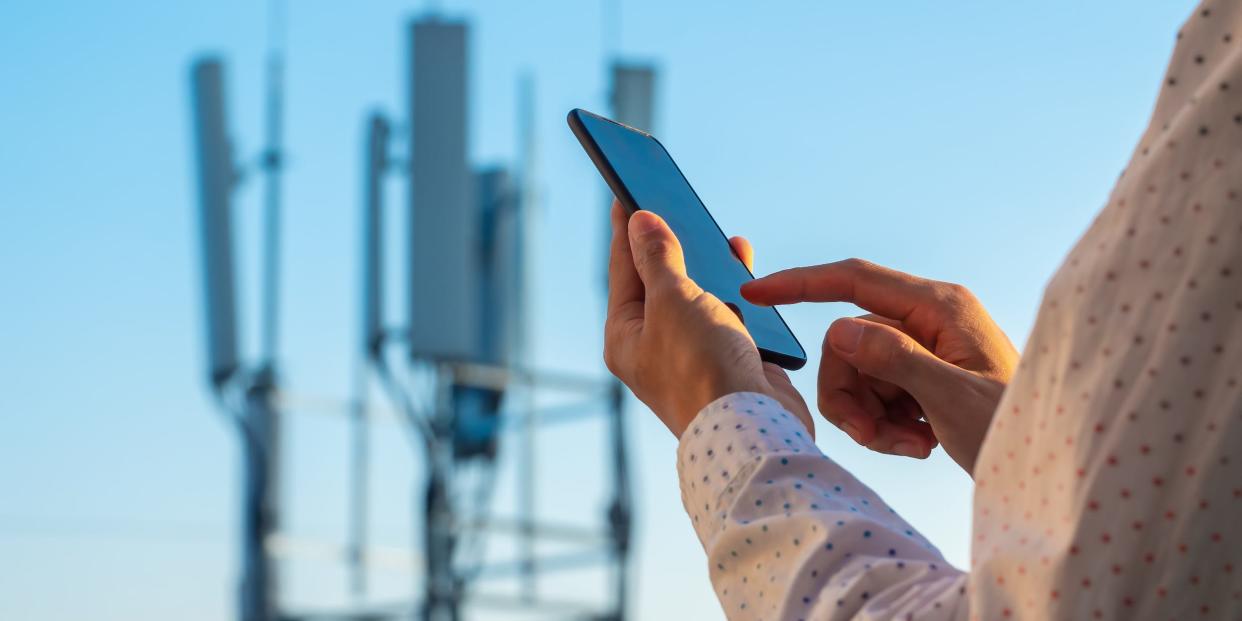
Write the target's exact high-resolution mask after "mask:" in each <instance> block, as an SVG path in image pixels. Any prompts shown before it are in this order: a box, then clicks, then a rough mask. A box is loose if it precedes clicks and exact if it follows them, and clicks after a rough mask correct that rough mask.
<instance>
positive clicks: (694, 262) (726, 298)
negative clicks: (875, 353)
mask: <svg viewBox="0 0 1242 621" xmlns="http://www.w3.org/2000/svg"><path fill="white" fill-rule="evenodd" d="M569 124H570V127H571V128H572V129H573V130H574V133H575V135H577V136H578V139H579V141H580V142H582V146H583V147H584V148H585V149H586V150H587V153H588V154H589V155H590V156H591V159H592V160H593V161H594V162H595V165H596V167H598V168H599V169H600V173H601V174H603V175H604V178H605V180H607V181H608V184H609V186H610V187H611V188H612V191H613V193H614V194H615V195H616V196H617V198H618V199H619V200H620V201H621V203H622V204H624V205H625V206H626V207H627V208H629V209H645V210H647V211H650V212H652V213H655V214H657V215H659V216H660V217H661V218H664V220H665V221H666V222H668V224H669V227H670V228H672V229H673V233H675V234H676V235H677V239H678V240H679V241H680V242H681V247H682V251H683V253H684V254H685V257H686V272H687V273H688V274H689V276H690V278H692V279H694V281H695V282H696V283H698V285H699V286H700V287H702V288H703V289H704V290H706V291H708V292H710V293H711V294H712V295H715V296H716V297H717V298H720V300H721V301H723V302H726V303H729V304H732V305H735V306H736V307H737V308H738V309H740V311H741V313H742V318H743V321H744V323H745V324H746V329H747V330H749V331H750V335H751V338H753V339H754V340H755V345H756V346H757V347H758V348H759V350H760V354H761V355H762V356H763V358H764V359H765V360H767V361H769V362H774V363H776V364H779V365H781V366H783V367H785V368H788V369H797V368H800V367H802V365H804V364H806V352H804V351H803V349H802V346H801V345H800V344H799V343H798V340H797V339H796V338H794V335H793V333H792V332H790V330H789V327H788V326H787V325H785V320H784V319H782V318H781V316H780V314H779V313H777V312H776V309H775V308H771V307H767V306H755V305H754V304H751V303H750V302H747V301H746V300H745V299H743V298H742V294H741V293H740V289H741V286H742V284H743V283H745V282H746V281H748V280H751V279H753V278H754V276H753V275H752V274H751V273H750V270H748V269H746V266H745V265H743V264H742V262H741V261H740V260H739V259H738V258H737V257H736V256H734V254H733V251H732V249H731V248H730V247H729V240H728V238H727V237H725V234H724V232H723V231H721V230H720V226H719V225H717V224H716V220H715V219H714V218H712V215H711V214H710V213H709V212H708V211H707V207H706V206H704V205H703V201H701V200H699V197H698V194H696V193H695V192H694V189H693V188H691V187H690V183H689V182H688V181H686V177H685V176H684V175H683V174H682V173H681V169H679V168H678V167H677V164H676V163H675V162H674V161H673V158H672V157H671V156H670V155H669V154H668V151H667V150H665V149H664V146H663V145H661V144H660V142H659V141H657V140H656V139H655V138H654V137H652V136H651V135H650V134H647V133H645V132H641V131H638V130H636V129H633V128H631V127H627V126H625V125H621V124H620V123H616V122H615V121H611V120H609V119H605V118H603V117H600V116H597V115H595V114H591V113H590V112H586V111H585V110H574V111H572V112H570V113H569Z"/></svg>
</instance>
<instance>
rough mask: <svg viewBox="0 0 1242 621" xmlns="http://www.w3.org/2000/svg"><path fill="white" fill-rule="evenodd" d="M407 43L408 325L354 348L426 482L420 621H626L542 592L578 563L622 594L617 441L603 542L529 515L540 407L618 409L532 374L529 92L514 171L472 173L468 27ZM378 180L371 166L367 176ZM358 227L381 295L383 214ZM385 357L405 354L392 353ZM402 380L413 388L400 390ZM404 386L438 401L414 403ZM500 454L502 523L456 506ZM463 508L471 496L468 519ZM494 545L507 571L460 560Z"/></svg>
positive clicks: (572, 384) (582, 389)
mask: <svg viewBox="0 0 1242 621" xmlns="http://www.w3.org/2000/svg"><path fill="white" fill-rule="evenodd" d="M408 32H409V38H410V40H409V54H410V58H409V62H408V65H407V66H408V67H409V68H410V75H409V85H410V86H409V89H408V105H407V112H406V119H407V122H408V126H409V127H410V129H411V135H410V136H409V141H408V142H409V145H410V146H409V153H408V157H407V158H406V167H405V170H404V172H405V175H406V181H407V182H408V184H409V188H410V189H409V192H408V193H407V199H408V201H407V202H408V209H409V223H410V232H409V235H408V237H407V239H408V240H409V248H408V253H409V254H408V256H409V264H408V267H407V269H408V272H407V273H408V276H409V278H408V279H407V282H408V283H409V285H408V287H409V289H408V291H407V292H406V293H407V294H408V299H409V306H408V309H409V312H408V315H407V316H406V318H405V322H404V325H403V326H397V327H390V326H388V324H387V323H386V322H385V321H384V319H383V318H381V317H377V316H375V315H374V314H373V313H372V312H371V311H369V310H368V311H367V312H366V314H365V316H366V317H367V319H366V322H365V323H366V325H367V326H369V327H368V328H366V329H365V330H364V334H363V341H364V343H363V345H364V347H365V348H367V351H368V352H370V357H369V360H370V367H371V370H372V372H373V376H374V377H375V378H377V379H378V381H379V382H380V383H381V384H383V385H384V386H385V387H386V388H387V394H388V395H389V397H390V399H391V400H392V402H393V404H394V405H395V406H396V407H397V408H399V409H402V410H403V411H404V412H406V418H407V420H408V421H409V422H410V424H411V426H412V427H413V428H414V429H415V430H416V431H417V432H418V434H419V437H420V438H421V440H422V442H423V443H424V445H425V450H426V454H427V460H426V461H427V480H426V482H425V486H424V487H423V489H421V490H420V496H421V498H422V499H424V504H423V507H422V508H423V510H424V511H425V518H424V520H425V524H426V532H425V542H424V559H425V568H424V569H425V573H426V575H425V578H424V580H423V585H422V591H423V601H422V605H421V607H420V615H421V617H422V618H423V619H426V620H429V621H432V620H434V621H438V620H441V619H458V618H460V617H461V615H462V614H463V610H466V609H473V608H476V607H485V606H501V607H503V608H506V609H519V608H520V609H524V610H528V611H532V612H538V611H540V610H556V611H559V612H560V613H564V612H565V610H567V609H572V610H577V611H578V613H579V614H583V615H587V616H590V617H592V618H597V619H621V618H623V616H624V603H625V592H624V590H617V589H616V588H615V587H616V584H615V583H614V584H612V585H608V586H607V587H606V588H605V589H604V590H605V591H606V592H609V593H612V594H613V595H612V597H610V598H609V601H607V602H603V603H599V602H594V603H592V602H549V601H547V600H546V599H544V598H543V597H541V595H540V593H539V591H540V582H541V580H542V579H546V576H547V575H549V574H551V573H553V572H556V571H565V570H567V569H571V568H578V567H583V566H589V565H600V566H605V567H611V568H612V569H613V572H614V575H616V576H617V581H618V582H619V583H621V584H624V581H625V575H626V573H627V569H626V568H627V565H628V551H629V548H628V538H629V515H630V511H629V498H628V494H629V487H628V471H627V469H626V461H625V457H624V451H625V445H624V437H623V436H621V435H619V436H617V437H616V438H615V440H614V442H613V443H612V449H613V450H612V453H613V457H612V458H611V459H610V460H609V467H610V471H611V472H612V475H611V477H612V483H613V485H612V486H611V487H613V488H614V489H613V493H612V500H611V501H610V502H609V506H608V507H607V510H606V514H605V515H604V516H601V517H603V519H602V520H601V522H603V525H602V528H592V527H582V528H559V527H557V528H552V527H548V526H547V525H546V524H545V523H544V522H543V521H542V520H541V519H540V516H539V515H537V511H536V504H537V503H536V502H535V500H536V498H535V495H536V491H537V490H536V485H535V480H536V473H535V472H534V466H533V464H534V460H535V451H536V446H537V437H538V431H539V430H540V429H541V428H543V427H545V426H546V425H549V424H553V423H555V422H557V420H558V417H552V416H545V415H544V414H545V413H543V412H541V411H540V409H539V407H538V404H539V403H541V398H540V395H544V394H550V393H560V394H562V395H565V394H569V395H577V396H578V397H579V398H580V399H581V401H579V402H578V404H577V405H576V407H575V410H576V411H575V412H574V414H575V415H590V414H592V413H597V412H608V413H609V415H610V416H612V417H613V418H614V419H617V420H619V419H620V415H621V407H622V404H623V400H622V399H621V398H620V395H621V393H620V392H619V391H618V390H617V388H616V387H615V386H614V384H613V383H612V382H611V381H608V380H604V379H601V378H599V377H598V376H590V375H584V376H582V377H578V376H572V375H563V374H560V375H558V374H551V373H544V372H540V371H538V370H536V369H534V368H533V366H532V364H531V356H530V352H531V351H532V348H531V342H530V338H529V335H530V329H529V325H528V324H529V321H528V319H529V313H528V310H527V308H528V304H527V300H528V298H529V291H530V288H531V278H530V275H529V265H530V261H529V256H530V252H531V250H532V241H531V235H532V232H533V226H532V223H531V219H532V216H533V214H534V211H535V207H536V204H537V199H536V196H535V190H534V183H535V182H534V170H535V165H534V163H535V140H534V135H535V132H534V113H533V111H534V102H533V92H534V91H533V86H532V83H531V81H530V80H529V79H525V80H523V81H522V82H521V86H520V94H519V99H520V102H521V103H520V105H521V107H522V110H521V112H520V114H519V116H520V118H519V128H520V129H519V143H520V144H519V150H520V154H521V155H520V158H519V161H518V162H517V164H516V166H514V168H513V169H509V168H506V167H503V166H489V167H482V168H476V167H473V166H472V165H471V163H470V162H469V159H468V148H467V145H468V137H469V131H468V126H469V119H468V114H467V111H468V109H469V106H468V102H469V94H468V92H467V85H468V83H469V80H468V71H469V45H468V39H469V28H468V26H467V25H466V24H465V23H463V22H457V21H446V20H442V19H439V18H435V17H431V18H426V19H419V20H415V21H414V22H412V23H411V25H410V27H409V30H408ZM380 126H381V124H380V121H379V120H376V121H373V122H372V123H371V125H370V127H371V128H372V135H373V136H374V135H375V131H376V129H375V128H377V127H380ZM385 157H386V156H375V157H373V158H371V159H369V160H368V161H369V162H379V161H383V160H384V159H385ZM389 169H391V167H386V166H385V167H376V166H375V165H373V164H369V165H368V169H367V173H366V177H367V178H368V179H373V178H374V176H375V175H377V174H382V173H381V171H382V170H389ZM379 185H380V184H379V182H377V181H373V182H368V187H379ZM365 213H366V214H367V215H366V216H365V217H366V219H367V225H366V227H365V228H366V230H368V231H374V233H372V234H371V235H370V237H369V240H370V241H369V242H368V244H369V245H368V247H365V248H364V249H363V258H364V264H366V265H368V266H370V267H369V268H368V272H367V274H365V275H364V282H366V283H373V282H374V283H377V282H379V280H380V277H379V273H380V272H381V270H382V269H383V266H381V265H379V263H377V262H376V260H377V259H376V257H379V256H381V253H378V250H377V249H376V248H375V247H374V244H377V243H378V240H379V239H380V237H381V235H380V234H379V232H378V231H379V229H378V224H376V223H378V222H380V221H382V212H381V211H380V210H377V209H376V208H375V207H374V205H373V204H372V202H371V201H367V206H366V211H365ZM379 291H380V287H379V286H378V285H375V286H369V287H368V288H367V289H366V293H365V295H364V301H363V308H364V309H377V308H382V307H383V303H382V302H383V300H382V299H380V298H379V297H377V296H378V292H379ZM377 343H378V346H377ZM394 349H396V350H397V352H398V353H400V352H404V356H402V355H393V354H392V351H391V350H394ZM413 376H421V377H422V379H423V381H411V379H410V378H411V377H413ZM428 380H429V381H428ZM412 385H421V386H427V385H431V386H434V388H433V389H432V390H431V391H430V393H431V394H425V393H424V394H419V393H418V392H417V391H414V390H411V389H410V388H409V386H412ZM565 418H566V417H565V416H561V417H559V420H564V419H565ZM502 441H503V442H504V446H505V447H506V448H505V450H508V451H512V452H513V453H514V455H515V457H516V462H517V467H518V470H519V472H518V473H517V474H518V485H517V490H516V492H517V493H516V496H517V510H516V515H513V516H498V515H495V512H494V511H492V510H491V509H490V507H489V503H490V494H488V493H486V492H487V490H483V492H484V493H481V494H479V493H476V494H468V493H467V494H463V493H461V492H462V491H463V490H462V488H463V487H464V486H466V485H468V482H467V478H466V477H463V476H462V473H463V472H466V471H468V470H475V471H479V470H482V471H484V472H489V471H491V470H494V469H495V467H496V465H495V459H496V455H497V450H498V446H499V445H500V444H501V443H502ZM493 476H494V475H491V474H488V475H486V476H484V477H483V479H484V480H490V478H491V477H493ZM462 498H474V499H475V500H474V501H473V506H468V505H469V504H470V503H467V502H465V501H462V500H460V499H462ZM471 516H473V519H470V518H471ZM498 537H506V538H509V539H511V541H510V542H509V543H510V544H511V547H512V549H513V550H515V551H516V552H515V554H516V556H515V557H514V558H508V559H501V560H491V559H488V558H485V557H484V558H474V559H471V558H469V556H470V555H469V554H468V552H467V551H468V550H471V549H476V550H477V549H480V548H481V547H483V546H484V545H485V542H486V540H487V539H489V538H498ZM548 538H558V539H560V540H561V541H560V543H563V544H564V543H569V544H574V545H576V546H577V547H579V548H582V549H579V550H575V551H573V552H570V553H565V554H560V555H554V556H548V555H546V554H544V553H542V552H541V551H540V546H539V544H540V542H541V541H543V540H546V539H548ZM600 542H603V545H602V546H600ZM597 546H598V547H597ZM506 579H508V580H516V583H517V585H518V589H517V590H518V592H519V595H517V596H504V595H501V594H499V592H496V591H488V590H487V584H486V583H493V582H499V581H504V580H506ZM553 605H555V607H554V608H549V606H553Z"/></svg>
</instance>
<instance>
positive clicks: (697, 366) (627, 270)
mask: <svg viewBox="0 0 1242 621" xmlns="http://www.w3.org/2000/svg"><path fill="white" fill-rule="evenodd" d="M612 227H613V235H612V246H611V252H610V260H609V266H608V284H609V287H608V320H607V322H606V324H605V327H604V360H605V361H606V362H607V364H608V369H609V370H610V371H612V372H613V374H615V375H616V376H617V377H618V378H620V379H621V380H622V381H623V382H625V384H626V385H627V386H629V387H630V389H631V390H633V391H634V394H635V395H636V396H637V397H638V398H639V399H641V400H642V401H643V402H644V403H646V404H647V405H648V406H649V407H650V408H651V410H652V411H653V412H655V413H656V415H657V416H659V417H660V420H661V421H663V422H664V424H665V425H666V426H667V427H668V428H669V430H670V431H672V432H673V434H674V435H676V436H679V437H680V435H681V433H682V431H683V430H685V428H686V427H687V426H688V425H689V424H690V422H691V421H692V420H694V417H695V416H696V415H697V414H698V412H699V411H700V410H701V409H702V408H703V407H705V406H706V405H708V404H709V403H711V402H712V401H714V400H716V399H717V398H719V397H723V396H725V395H729V394H733V393H737V392H754V393H760V394H764V395H768V396H770V397H772V398H774V399H776V400H777V401H779V402H780V403H781V404H782V405H783V406H785V409H787V410H788V411H789V412H791V413H793V414H794V415H795V416H797V417H798V418H799V419H800V420H801V421H802V423H803V425H805V426H806V428H807V430H808V431H809V432H811V434H812V436H813V435H814V433H813V432H814V426H813V424H812V422H811V415H810V412H809V410H808V409H807V407H806V403H805V402H804V401H803V400H802V398H801V396H799V395H798V392H797V391H796V390H794V388H793V385H792V384H790V382H789V378H788V376H786V375H785V372H784V370H782V369H781V368H780V367H777V366H776V365H774V364H770V363H765V362H763V361H762V360H761V359H760V357H759V351H758V350H757V349H756V347H755V344H754V341H753V340H752V339H751V338H750V335H749V334H748V333H747V332H746V329H745V327H744V326H743V325H742V322H741V320H740V319H739V317H738V315H737V314H736V313H735V311H734V310H732V309H730V308H729V307H728V306H726V305H725V303H723V302H721V301H720V300H719V299H718V298H716V296H714V295H711V294H710V293H707V292H705V291H704V290H703V289H702V288H701V287H699V286H698V285H697V284H695V282H694V281H693V280H691V279H690V278H689V276H687V274H686V262H685V255H684V253H683V249H682V245H681V244H680V243H679V242H678V240H677V237H676V236H674V235H673V231H672V230H671V229H670V228H669V226H668V224H667V223H666V222H665V221H664V220H663V219H661V218H660V217H659V216H656V215H654V214H651V213H649V212H645V211H640V212H637V213H635V214H633V215H632V216H631V215H629V214H628V213H627V212H626V210H625V209H624V208H623V207H621V205H620V204H619V203H614V205H613V209H612Z"/></svg>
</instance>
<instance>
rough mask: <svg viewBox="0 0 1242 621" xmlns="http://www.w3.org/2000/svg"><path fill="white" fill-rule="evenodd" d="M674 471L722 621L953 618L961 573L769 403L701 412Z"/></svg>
mask: <svg viewBox="0 0 1242 621" xmlns="http://www.w3.org/2000/svg"><path fill="white" fill-rule="evenodd" d="M677 468H678V472H679V474H680V476H681V491H682V502H683V503H684V504H685V507H686V511H687V513H688V514H689V515H690V519H691V521H692V522H693V524H694V528H695V532H696V533H697V534H698V536H699V540H700V541H701V542H702V544H703V548H704V550H705V551H706V552H707V556H708V562H709V567H710V573H711V580H712V584H713V586H714V587H715V590H716V594H717V596H718V597H719V598H720V602H721V605H722V606H723V607H724V611H725V614H726V615H727V616H728V618H729V619H774V620H777V619H789V620H799V619H877V620H878V619H915V618H917V619H958V618H965V600H964V594H965V584H966V578H965V575H964V574H963V573H962V572H960V571H958V570H956V569H954V568H953V567H951V566H949V565H948V564H947V563H946V562H945V561H944V559H943V558H942V557H941V555H940V553H939V552H938V551H937V550H936V549H935V548H934V547H932V545H931V544H930V543H928V542H927V540H926V539H924V538H923V536H922V535H920V534H919V533H918V532H916V531H915V530H914V529H913V528H912V527H911V526H910V525H909V524H907V523H906V522H905V520H903V519H901V517H900V516H898V515H897V514H896V513H895V512H894V511H893V510H892V509H891V508H889V507H888V506H887V505H886V504H884V502H883V501H882V500H880V498H879V497H878V496H876V494H875V493H874V492H872V491H871V490H870V489H868V488H867V486H865V485H863V484H862V483H860V482H859V481H858V480H857V479H855V478H854V477H853V476H852V475H850V474H849V473H848V472H846V471H845V470H844V469H843V468H841V467H840V466H838V465H837V464H836V463H835V462H833V461H832V460H831V459H829V458H828V457H827V456H825V455H824V454H823V453H821V452H820V451H819V449H818V448H817V447H816V446H815V444H814V442H812V441H811V439H810V438H809V437H807V434H806V430H805V429H804V428H803V426H802V424H801V423H800V422H798V420H797V419H796V418H794V417H793V416H791V415H790V414H789V413H788V412H786V411H785V410H784V409H783V408H781V406H780V405H779V404H778V403H776V402H775V401H773V400H772V399H770V398H768V397H766V396H763V395H759V394H754V393H738V394H733V395H729V396H726V397H722V398H721V399H719V400H717V401H715V402H714V403H712V404H711V405H709V406H707V407H706V408H704V410H703V411H702V412H700V413H699V415H698V417H697V418H695V420H694V422H692V423H691V425H690V426H689V427H688V428H687V429H686V432H685V433H684V434H682V438H681V443H680V446H679V448H678V458H677Z"/></svg>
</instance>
